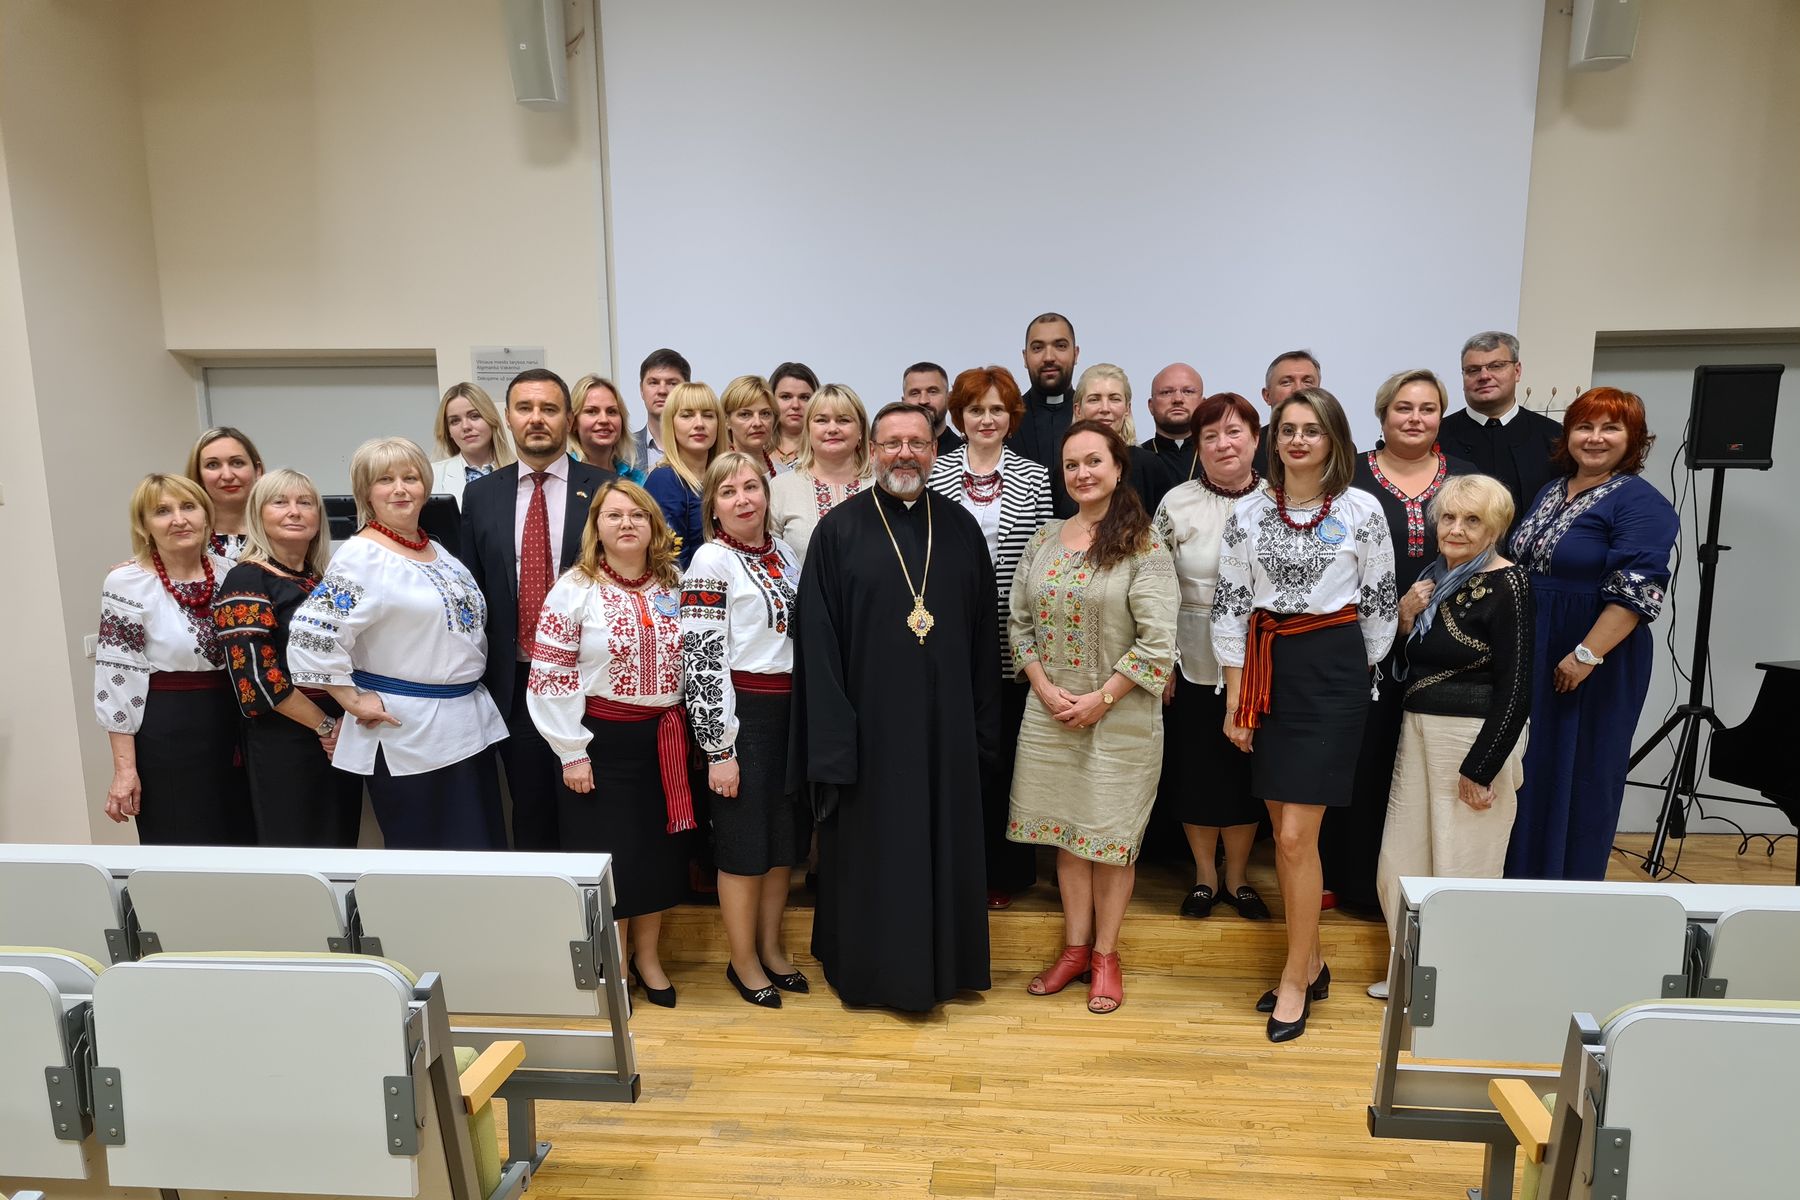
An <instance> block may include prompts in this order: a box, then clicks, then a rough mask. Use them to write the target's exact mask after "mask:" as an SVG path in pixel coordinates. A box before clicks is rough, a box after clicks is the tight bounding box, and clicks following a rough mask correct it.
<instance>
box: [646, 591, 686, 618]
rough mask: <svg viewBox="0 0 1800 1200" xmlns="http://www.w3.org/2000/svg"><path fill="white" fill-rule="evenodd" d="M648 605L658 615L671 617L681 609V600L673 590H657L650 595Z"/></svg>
mask: <svg viewBox="0 0 1800 1200" xmlns="http://www.w3.org/2000/svg"><path fill="white" fill-rule="evenodd" d="M650 607H652V608H654V609H655V610H656V611H657V615H659V616H664V617H672V616H674V615H675V614H676V613H679V612H680V611H681V600H680V598H679V597H677V596H676V595H675V593H674V592H657V593H656V594H655V595H653V596H651V597H650Z"/></svg>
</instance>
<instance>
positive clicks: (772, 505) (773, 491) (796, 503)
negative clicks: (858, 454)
mask: <svg viewBox="0 0 1800 1200" xmlns="http://www.w3.org/2000/svg"><path fill="white" fill-rule="evenodd" d="M869 486H870V484H869V481H868V480H867V479H853V480H851V481H850V482H849V483H847V484H842V485H840V484H834V483H824V482H822V481H820V480H817V479H814V478H813V477H812V474H811V473H810V472H807V471H802V470H800V469H799V468H795V469H794V470H792V471H788V472H786V473H784V474H781V475H777V476H776V477H775V478H773V479H771V480H770V481H769V524H770V525H771V526H772V527H773V528H774V530H775V536H776V537H778V538H780V539H781V540H782V541H784V542H786V543H787V544H788V545H789V546H791V547H793V550H794V555H795V557H796V558H798V559H799V560H800V561H801V562H805V561H806V546H807V543H809V542H811V541H812V533H813V530H814V529H816V528H817V527H818V524H819V522H820V521H822V520H824V519H825V514H826V513H828V512H830V511H831V510H832V509H834V508H836V507H837V506H838V505H840V504H842V503H843V502H844V501H846V500H848V499H849V498H850V497H852V496H854V495H856V493H858V492H860V491H862V490H863V489H865V488H867V487H869Z"/></svg>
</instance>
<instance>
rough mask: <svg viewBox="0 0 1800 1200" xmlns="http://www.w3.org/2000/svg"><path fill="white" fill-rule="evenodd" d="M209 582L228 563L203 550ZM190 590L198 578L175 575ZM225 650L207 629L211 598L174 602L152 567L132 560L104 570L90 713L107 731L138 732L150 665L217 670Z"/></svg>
mask: <svg viewBox="0 0 1800 1200" xmlns="http://www.w3.org/2000/svg"><path fill="white" fill-rule="evenodd" d="M207 558H208V559H209V560H210V561H211V563H212V569H213V583H214V586H215V587H216V586H217V585H218V584H219V583H220V582H221V581H223V580H224V578H225V575H226V573H227V572H228V571H230V570H231V563H229V562H227V561H226V560H225V559H223V558H221V557H219V556H218V555H216V554H208V555H207ZM175 588H176V590H178V591H186V592H187V593H188V594H189V595H191V596H193V597H194V598H196V599H197V598H198V597H199V596H200V593H201V592H203V591H204V590H205V589H206V583H205V581H204V580H196V581H194V582H192V583H179V582H178V583H176V584H175ZM224 668H225V652H224V650H222V649H221V648H220V646H219V642H218V639H217V638H216V637H215V636H214V631H213V620H212V605H211V604H210V603H209V604H206V605H203V606H201V607H200V608H199V609H192V608H188V607H187V606H186V605H182V604H177V603H176V602H175V598H174V597H173V596H171V595H169V593H168V591H167V590H166V589H164V587H163V585H162V580H161V579H160V578H158V577H157V574H156V572H155V571H152V570H150V569H148V568H147V567H143V566H140V565H139V564H138V563H137V562H136V561H135V560H133V561H131V562H123V563H120V564H119V565H118V566H116V567H114V568H113V569H112V570H111V571H109V572H107V575H106V582H105V583H104V584H102V585H101V588H100V638H99V644H98V645H97V646H96V647H95V650H94V715H95V717H97V718H98V719H99V721H100V727H101V728H102V729H105V730H107V731H108V732H109V733H130V734H135V733H137V731H138V729H139V727H140V726H142V725H143V723H144V704H145V702H146V701H147V700H148V699H149V696H150V673H151V672H152V671H218V670H223V669H224Z"/></svg>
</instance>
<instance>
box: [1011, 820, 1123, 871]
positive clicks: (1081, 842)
mask: <svg viewBox="0 0 1800 1200" xmlns="http://www.w3.org/2000/svg"><path fill="white" fill-rule="evenodd" d="M1006 836H1007V838H1008V839H1009V840H1011V841H1015V842H1039V843H1048V844H1050V845H1052V846H1060V847H1062V848H1063V849H1064V850H1067V851H1068V852H1069V853H1070V854H1074V855H1077V856H1078V857H1081V858H1086V859H1091V860H1093V861H1094V862H1101V863H1116V864H1119V865H1126V864H1129V863H1132V862H1135V861H1137V852H1138V848H1137V846H1135V845H1133V844H1132V843H1130V842H1127V841H1125V840H1123V839H1120V838H1103V837H1100V836H1099V835H1097V834H1090V833H1087V832H1085V831H1083V830H1081V829H1078V828H1076V827H1075V826H1073V825H1068V824H1065V823H1063V822H1061V821H1047V820H1039V821H1031V822H1024V821H1008V822H1007V825H1006Z"/></svg>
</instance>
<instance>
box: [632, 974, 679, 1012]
mask: <svg viewBox="0 0 1800 1200" xmlns="http://www.w3.org/2000/svg"><path fill="white" fill-rule="evenodd" d="M630 979H631V982H632V983H633V984H634V985H636V986H637V987H641V988H643V989H644V999H646V1000H648V1001H650V1003H652V1004H654V1005H656V1006H657V1007H658V1008H674V1007H675V985H674V984H672V983H671V984H670V985H669V986H668V987H666V988H653V987H651V986H650V985H649V984H647V983H645V982H644V977H643V976H641V975H639V974H638V969H637V964H636V963H632V964H631V974H630Z"/></svg>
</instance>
